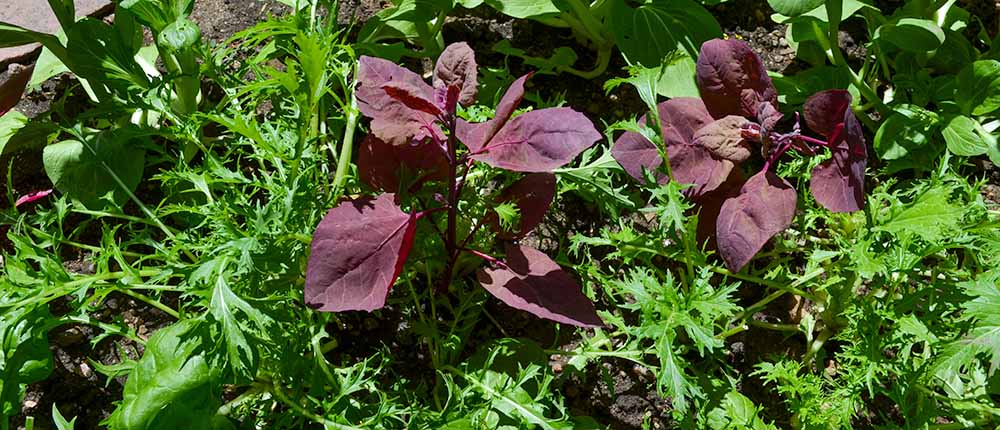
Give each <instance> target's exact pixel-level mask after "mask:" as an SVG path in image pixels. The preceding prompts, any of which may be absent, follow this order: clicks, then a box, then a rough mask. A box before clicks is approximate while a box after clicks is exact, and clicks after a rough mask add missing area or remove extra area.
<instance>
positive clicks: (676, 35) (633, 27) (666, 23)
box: [609, 0, 722, 67]
mask: <svg viewBox="0 0 1000 430" xmlns="http://www.w3.org/2000/svg"><path fill="white" fill-rule="evenodd" d="M609 28H610V29H611V31H612V32H613V33H614V36H615V43H617V45H618V48H619V49H621V51H622V53H623V54H624V55H625V57H626V58H628V59H629V61H632V62H637V63H639V64H642V65H643V66H646V67H658V66H659V65H660V64H661V63H662V62H663V59H664V58H665V57H667V56H668V55H670V54H671V53H672V52H673V51H674V50H675V49H677V47H678V46H680V47H681V48H683V49H684V50H685V51H687V53H688V55H690V56H691V57H692V58H696V57H697V56H698V51H699V50H700V49H701V44H702V43H704V42H705V41H707V40H709V39H713V38H716V37H721V36H722V28H721V27H720V26H719V23H718V22H717V21H716V20H715V18H714V17H712V14H711V13H709V12H708V11H707V10H705V8H703V7H702V6H701V5H699V4H697V3H695V2H693V1H691V0H651V1H647V2H646V3H643V4H642V5H640V6H639V7H637V8H632V7H629V6H628V5H627V4H625V2H624V1H616V2H613V3H612V6H611V15H610V18H609Z"/></svg>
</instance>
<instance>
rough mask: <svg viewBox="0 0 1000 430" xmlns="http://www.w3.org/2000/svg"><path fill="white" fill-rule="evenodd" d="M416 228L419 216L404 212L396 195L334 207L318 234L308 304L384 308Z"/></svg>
mask: <svg viewBox="0 0 1000 430" xmlns="http://www.w3.org/2000/svg"><path fill="white" fill-rule="evenodd" d="M416 224H417V223H416V216H414V215H411V214H408V213H406V212H403V211H402V210H401V209H400V208H399V206H397V205H396V203H395V195H393V194H382V195H380V196H378V197H376V198H374V199H373V198H362V199H358V200H354V201H345V202H343V203H341V204H340V205H338V206H337V207H335V208H333V209H330V212H328V213H327V214H326V217H324V218H323V220H322V221H320V223H319V226H318V227H316V232H315V233H313V241H312V253H311V254H310V256H309V264H308V266H307V268H306V285H305V301H306V305H308V306H310V307H313V308H316V309H318V310H320V311H327V312H339V311H351V310H364V311H372V310H375V309H379V308H381V307H382V306H384V305H385V298H386V296H388V294H389V289H391V288H392V284H394V283H395V282H396V277H398V276H399V272H400V271H401V270H402V269H403V263H404V262H406V256H407V254H408V253H409V251H410V246H411V245H413V233H414V229H415V228H416Z"/></svg>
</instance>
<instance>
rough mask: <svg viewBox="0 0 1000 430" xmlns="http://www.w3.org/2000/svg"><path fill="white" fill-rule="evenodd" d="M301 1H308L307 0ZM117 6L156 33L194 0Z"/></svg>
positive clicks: (131, 1)
mask: <svg viewBox="0 0 1000 430" xmlns="http://www.w3.org/2000/svg"><path fill="white" fill-rule="evenodd" d="M293 1H294V0H293ZM302 1H303V2H304V3H308V1H307V0H302ZM118 6H119V7H122V8H125V9H127V10H128V11H129V12H131V13H132V14H133V15H135V17H136V18H137V19H139V21H140V22H142V23H143V24H145V25H147V26H149V27H150V29H152V30H153V34H154V35H156V34H159V33H160V32H161V31H163V29H164V28H165V27H166V26H168V25H170V23H172V22H174V21H177V19H178V18H186V17H187V16H188V15H190V14H191V10H192V8H194V0H122V1H121V3H119V4H118Z"/></svg>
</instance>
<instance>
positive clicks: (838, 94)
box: [613, 39, 868, 271]
mask: <svg viewBox="0 0 1000 430" xmlns="http://www.w3.org/2000/svg"><path fill="white" fill-rule="evenodd" d="M696 73H697V78H696V81H697V83H698V88H699V90H700V92H701V99H697V98H674V99H671V100H668V101H666V102H663V103H660V104H659V106H658V109H657V110H658V116H659V122H660V128H661V131H662V136H663V141H664V150H663V151H662V152H661V149H660V148H658V147H657V146H656V145H655V144H653V142H651V141H650V140H649V139H647V138H645V137H643V136H642V135H640V134H639V133H634V132H628V133H625V134H624V135H622V136H621V137H620V138H619V139H618V140H617V141H616V142H615V146H614V148H613V154H614V156H615V159H617V160H618V162H619V163H620V164H621V165H622V167H623V168H624V169H625V171H626V172H628V173H629V174H630V175H631V176H633V177H634V178H636V179H638V180H640V181H644V180H645V176H644V175H645V172H644V171H645V170H651V171H655V170H656V169H657V168H658V167H660V165H662V164H663V161H662V160H663V156H665V157H666V158H667V159H668V160H669V167H670V169H669V172H670V173H671V174H672V179H674V180H676V181H677V182H679V183H683V184H691V186H690V187H689V188H687V189H685V194H686V195H687V196H688V197H689V198H691V199H692V200H693V201H695V202H696V203H698V204H700V205H701V206H702V213H701V220H700V222H707V223H714V229H713V228H708V229H705V230H708V231H710V232H712V233H714V236H715V238H716V243H717V245H718V249H719V254H720V255H721V256H722V258H723V259H724V260H725V262H726V265H727V266H728V267H729V268H730V269H731V270H734V271H738V270H740V269H741V268H742V267H743V266H744V265H746V263H747V262H749V261H750V259H751V258H753V256H754V255H755V254H756V253H757V252H758V251H760V249H761V248H762V247H763V246H764V245H765V244H766V243H767V241H768V240H770V239H771V237H773V236H774V235H775V234H777V233H779V232H781V231H783V230H784V229H785V228H787V227H788V226H789V225H790V224H791V222H792V219H793V218H794V216H795V206H796V193H795V190H794V189H793V188H792V185H791V184H790V183H789V182H788V181H786V180H785V179H783V178H780V177H778V176H777V175H776V174H775V173H774V171H773V170H774V167H775V165H776V164H777V163H778V162H779V160H780V159H781V157H782V155H784V154H785V153H786V152H788V151H789V150H795V151H798V152H800V153H803V154H806V155H808V156H818V155H819V154H820V153H821V150H818V149H819V148H827V149H828V150H829V151H830V153H831V157H830V159H829V160H826V161H824V162H822V163H820V164H819V165H818V166H816V168H814V169H813V171H812V180H811V183H810V189H811V191H812V193H813V196H814V197H815V198H816V201H817V202H819V203H820V204H821V205H823V206H824V207H825V208H827V209H829V210H831V211H833V212H853V211H857V210H860V209H861V208H862V207H863V205H864V172H865V165H866V163H867V159H868V157H867V151H866V147H865V139H864V135H863V133H862V130H861V124H860V123H859V122H858V120H857V118H856V117H855V116H854V112H853V111H852V110H851V109H850V106H851V96H850V94H849V93H848V92H847V91H844V90H827V91H822V92H819V93H816V94H814V95H813V96H812V97H810V98H809V99H808V100H807V101H806V103H805V106H804V109H803V110H804V113H805V115H804V117H805V122H806V124H807V125H808V127H809V128H810V129H811V130H812V131H814V132H816V133H817V134H819V135H821V136H822V137H824V138H825V139H817V138H814V137H810V136H806V135H803V134H802V131H801V126H800V122H799V116H798V114H797V113H796V115H795V121H794V123H793V125H792V130H791V131H789V132H784V133H783V132H780V131H778V130H777V126H778V124H779V122H780V120H781V119H782V117H783V115H782V114H781V113H780V112H779V111H778V93H777V91H776V90H775V87H774V85H773V84H772V83H771V79H770V77H768V75H767V70H766V69H764V66H763V64H762V63H761V61H760V58H759V57H757V55H756V54H755V53H754V52H753V51H751V50H750V47H749V46H747V44H746V43H744V42H742V41H739V40H720V39H716V40H712V41H709V42H707V43H705V44H704V45H703V46H702V48H701V53H700V55H699V57H698V62H697V68H696ZM640 121H641V122H644V121H645V119H644V118H643V119H640ZM755 150H756V152H759V153H760V154H761V156H762V157H763V158H764V164H763V167H762V168H761V170H760V171H759V172H758V173H757V174H755V175H753V176H752V177H750V178H749V179H747V180H746V181H744V180H743V172H742V170H741V169H740V168H739V166H740V165H741V164H742V163H744V162H745V161H747V160H748V159H749V158H750V156H751V155H752V154H753V153H754V152H755ZM653 177H654V178H655V179H656V180H657V181H658V182H661V183H662V182H665V181H667V180H668V176H667V174H665V173H654V176H653ZM720 201H721V205H720V204H719V202H720ZM712 208H718V209H712Z"/></svg>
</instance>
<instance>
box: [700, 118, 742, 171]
mask: <svg viewBox="0 0 1000 430" xmlns="http://www.w3.org/2000/svg"><path fill="white" fill-rule="evenodd" d="M749 123H750V121H748V120H747V119H746V118H744V117H742V116H736V115H729V116H727V117H725V118H722V119H719V120H716V121H715V122H712V123H710V124H708V125H706V126H704V127H702V128H701V129H700V130H698V131H696V132H695V133H694V142H693V143H694V144H695V145H699V146H703V147H705V148H706V149H708V150H709V151H710V152H711V153H712V154H713V155H715V156H716V157H718V158H723V159H726V160H730V161H734V162H737V163H740V162H743V161H745V160H746V159H747V158H749V157H750V143H749V142H747V141H746V140H744V139H743V134H742V132H743V126H744V125H747V124H749Z"/></svg>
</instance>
